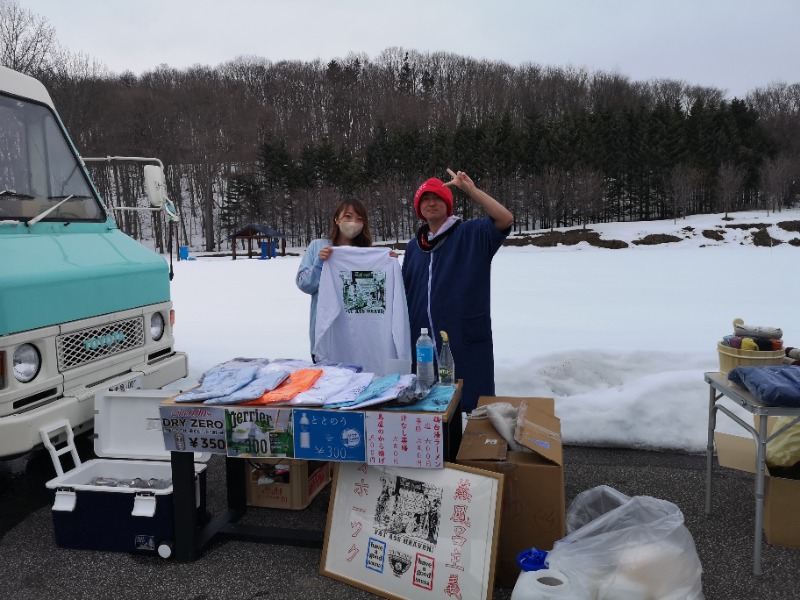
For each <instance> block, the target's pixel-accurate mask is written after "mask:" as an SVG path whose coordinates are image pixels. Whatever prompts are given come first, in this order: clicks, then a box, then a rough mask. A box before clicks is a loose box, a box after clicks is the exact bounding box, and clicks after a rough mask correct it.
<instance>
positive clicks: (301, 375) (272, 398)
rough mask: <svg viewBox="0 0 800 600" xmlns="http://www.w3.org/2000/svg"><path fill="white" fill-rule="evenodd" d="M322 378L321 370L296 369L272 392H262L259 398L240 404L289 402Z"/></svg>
mask: <svg viewBox="0 0 800 600" xmlns="http://www.w3.org/2000/svg"><path fill="white" fill-rule="evenodd" d="M321 376H322V369H298V370H297V371H295V372H294V373H292V374H290V375H289V377H287V378H286V381H284V382H283V383H282V384H280V385H279V386H278V387H276V388H275V389H274V390H270V391H269V392H264V394H262V395H261V397H260V398H256V399H255V400H250V401H248V402H242V404H247V405H258V404H273V403H275V402H286V401H287V400H291V399H292V398H294V397H295V396H297V394H299V393H300V392H305V391H306V390H307V389H309V388H310V387H311V386H312V385H314V383H315V382H316V381H317V379H319V378H320V377H321Z"/></svg>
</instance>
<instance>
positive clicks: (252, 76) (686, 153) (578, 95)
mask: <svg viewBox="0 0 800 600" xmlns="http://www.w3.org/2000/svg"><path fill="white" fill-rule="evenodd" d="M9 7H16V8H17V9H19V7H18V5H16V4H15V3H14V2H12V0H0V32H3V33H4V36H5V37H4V38H3V39H4V40H5V41H3V42H0V59H2V61H3V64H4V65H6V66H10V67H12V68H17V69H18V70H22V71H24V72H28V73H31V74H33V75H35V76H37V77H39V78H40V79H42V80H43V82H44V83H45V85H46V86H47V87H48V89H49V91H50V94H51V96H52V97H53V99H54V102H55V104H56V107H57V108H58V110H59V113H60V116H61V118H62V120H63V121H64V123H65V125H66V126H67V129H68V130H69V131H70V133H71V135H72V137H73V141H74V142H75V145H76V147H77V148H78V149H79V151H80V152H81V153H82V154H83V155H84V156H106V155H117V156H119V155H124V156H157V157H158V158H160V159H161V160H162V161H163V162H164V164H165V166H166V174H167V187H168V192H169V195H170V198H171V199H173V201H174V203H175V205H176V208H177V210H178V213H179V215H180V217H181V220H180V225H179V237H180V240H181V242H180V243H181V244H185V245H202V247H204V248H205V249H206V250H208V251H213V250H221V249H222V250H224V249H226V248H227V247H228V245H229V241H228V236H229V235H230V233H232V232H233V231H235V230H237V229H239V228H241V227H242V226H244V225H246V224H248V223H256V224H266V225H269V226H271V227H273V228H275V229H278V230H280V231H282V232H284V233H285V234H286V235H287V237H288V243H289V244H290V245H305V244H307V243H308V242H309V241H310V240H311V239H313V238H315V237H319V236H322V235H325V233H326V231H327V228H328V225H329V219H330V212H331V211H332V209H333V207H334V206H335V205H336V204H337V203H338V202H339V201H340V200H341V199H344V198H348V197H358V198H360V199H362V200H363V201H364V202H365V204H367V206H368V208H369V211H370V217H371V221H372V228H373V234H374V235H375V236H376V237H377V238H379V239H385V240H391V241H402V240H405V239H407V238H409V237H410V236H411V235H413V232H414V231H415V229H416V227H417V226H418V222H417V219H416V217H415V216H414V214H413V209H412V198H413V194H414V191H415V190H416V187H417V186H418V185H419V184H420V183H421V182H422V181H423V180H424V179H426V178H428V177H431V176H438V177H442V178H445V169H446V168H447V167H452V168H454V169H459V170H463V171H466V172H467V173H469V174H470V176H471V177H472V178H473V179H474V180H475V181H476V183H477V184H478V185H479V186H480V187H482V188H483V189H485V190H487V191H488V192H489V193H490V194H491V195H493V196H494V197H496V198H497V199H499V200H500V201H501V202H503V203H504V204H505V205H506V206H508V207H509V208H510V209H511V210H512V211H513V212H514V214H515V217H516V221H515V225H514V227H515V229H516V230H517V231H522V230H526V229H540V228H553V227H562V226H568V227H572V226H581V227H587V226H590V225H591V224H592V223H597V222H608V221H623V220H649V219H664V218H674V219H677V218H680V217H683V216H686V215H689V214H696V213H708V212H730V211H737V210H750V209H765V210H780V209H781V208H782V207H784V206H787V205H789V204H791V203H792V202H793V201H794V200H795V199H796V196H797V194H798V191H799V188H798V184H800V173H799V171H800V162H799V161H798V159H799V158H800V83H796V84H785V83H775V84H772V85H770V86H769V87H767V88H764V89H756V90H753V91H751V92H750V93H748V95H747V96H746V97H745V98H742V99H736V98H734V99H732V100H728V99H726V97H725V95H724V93H723V92H722V91H721V90H718V89H715V88H711V87H701V86H690V85H688V84H685V83H683V82H680V81H674V80H652V81H648V82H637V81H631V80H630V79H629V78H627V77H626V76H624V75H621V74H619V73H607V72H589V71H587V70H585V69H579V68H561V67H548V66H542V65H538V64H535V63H528V64H523V65H520V66H511V65H508V64H505V63H502V62H494V61H486V60H475V59H472V58H468V57H464V56H459V55H455V54H451V53H446V52H435V53H422V52H416V51H413V50H406V49H403V48H388V49H386V50H384V51H383V52H382V53H381V54H380V55H378V56H377V57H375V58H369V57H367V56H366V55H363V54H356V53H352V54H350V55H348V56H347V57H345V58H337V59H334V60H330V61H327V62H325V61H321V60H315V61H280V62H272V61H270V60H268V59H265V58H260V57H254V56H246V57H238V58H236V59H234V60H231V61H229V62H226V63H223V64H220V65H218V66H216V67H213V68H212V67H208V66H195V67H192V68H189V69H182V70H179V69H173V68H170V67H169V66H167V65H161V66H159V67H157V68H155V69H154V70H152V71H149V72H146V73H143V74H142V75H139V76H137V75H134V74H133V73H130V72H125V73H122V74H113V73H110V72H108V71H107V69H105V68H104V67H103V66H102V65H101V64H100V63H98V62H96V61H93V60H90V59H89V58H88V57H85V56H80V55H72V54H70V53H68V52H65V51H63V50H57V49H56V48H55V47H54V46H52V44H54V43H55V42H54V41H53V40H52V37H51V38H49V39H50V42H51V49H50V50H46V51H44V52H41V51H40V52H39V54H35V53H33V51H32V50H29V51H28V54H35V56H34V57H33V58H31V57H29V59H28V60H27V61H23V60H21V57H22V55H23V54H24V52H22V51H20V48H19V47H18V48H16V51H15V52H11V51H10V46H12V45H13V44H11V43H9V40H12V39H20V40H21V39H23V38H24V36H21V35H16V37H14V38H12V37H9V34H8V32H9V31H10V28H13V26H14V24H15V23H17V27H18V28H19V27H20V25H19V19H17V20H11V19H9V18H8V12H9V11H8V9H9ZM20 10H21V9H20ZM23 12H24V11H23ZM30 15H31V14H30V13H29V16H30ZM34 17H35V15H34ZM38 25H39V29H38V30H37V29H36V28H35V27H33V24H32V23H29V24H28V25H27V27H24V26H23V27H21V28H22V29H23V30H24V31H27V32H28V33H31V34H35V32H36V31H39V33H40V35H41V31H42V29H41V28H42V26H44V30H45V31H46V23H44V24H42V23H41V21H40V22H39V23H38ZM44 37H47V36H44ZM20 45H21V44H18V46H20ZM25 47H29V48H33V49H40V48H41V46H36V45H35V44H28V45H27V46H25ZM91 169H92V174H93V177H94V179H95V181H96V183H97V185H98V188H99V189H100V191H101V193H102V194H103V196H104V197H106V198H107V199H112V200H113V201H115V202H118V203H120V204H129V203H134V202H137V201H139V200H138V199H140V198H141V197H142V196H143V195H144V193H143V189H142V185H143V184H142V180H141V173H140V169H141V167H140V166H139V165H129V166H125V165H123V166H116V167H113V168H106V167H91ZM475 210H476V207H475V206H474V205H473V204H472V203H471V202H470V201H468V199H467V198H465V197H464V196H463V195H462V194H461V193H460V192H457V197H456V211H457V212H458V213H459V214H461V215H462V216H464V217H467V218H469V217H471V216H474V212H475ZM147 218H150V217H146V216H142V215H141V214H140V213H122V217H121V219H120V226H121V227H122V228H123V229H124V230H126V231H127V232H128V233H131V234H132V235H134V236H135V237H141V236H142V235H143V232H144V231H150V230H152V231H154V233H155V236H156V246H157V247H158V248H163V247H164V236H165V231H164V229H163V227H161V224H160V223H157V222H155V221H157V219H154V223H152V225H153V227H148V226H147V225H148V224H147V223H144V222H143V220H144V219H147ZM198 242H199V244H198Z"/></svg>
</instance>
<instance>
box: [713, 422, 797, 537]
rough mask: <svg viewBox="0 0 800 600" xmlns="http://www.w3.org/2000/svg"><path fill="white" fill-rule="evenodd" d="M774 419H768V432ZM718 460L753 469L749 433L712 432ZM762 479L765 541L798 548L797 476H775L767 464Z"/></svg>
mask: <svg viewBox="0 0 800 600" xmlns="http://www.w3.org/2000/svg"><path fill="white" fill-rule="evenodd" d="M773 424H774V419H772V418H771V419H769V424H768V425H767V430H768V432H771V431H772V426H773ZM714 442H715V444H716V446H717V460H718V461H719V464H720V466H721V467H729V468H731V469H737V470H739V471H745V472H747V473H755V472H756V448H755V444H754V443H753V438H752V437H749V436H748V437H741V436H737V435H729V434H727V433H715V434H714ZM766 475H767V476H766V480H765V482H764V535H765V536H766V539H767V543H769V544H772V545H773V546H783V547H785V548H800V519H798V518H797V507H798V506H800V480H797V479H785V478H783V477H775V476H773V475H772V474H771V473H770V470H769V467H767V473H766Z"/></svg>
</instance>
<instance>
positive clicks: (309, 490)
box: [247, 458, 331, 510]
mask: <svg viewBox="0 0 800 600" xmlns="http://www.w3.org/2000/svg"><path fill="white" fill-rule="evenodd" d="M252 463H253V464H256V465H262V466H264V467H267V468H266V469H259V468H252V469H250V475H249V477H248V478H247V505H248V506H261V507H264V508H289V509H292V510H299V509H302V508H305V507H306V506H308V505H309V504H310V503H311V501H312V500H313V499H314V497H315V496H316V495H317V494H319V493H320V491H321V490H322V489H323V488H324V487H325V486H326V485H327V484H328V483H329V482H330V480H331V467H330V463H328V462H321V461H318V460H311V461H309V460H299V459H293V460H286V459H282V458H268V459H259V460H254V461H252ZM276 465H286V466H288V467H289V470H288V472H286V473H283V474H281V475H278V476H277V477H276V478H275V479H276V481H275V482H274V483H259V482H258V481H259V479H260V478H261V477H262V476H264V475H269V473H270V472H271V471H273V469H271V468H270V467H275V466H276Z"/></svg>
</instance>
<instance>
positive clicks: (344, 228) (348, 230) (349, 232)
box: [338, 221, 364, 240]
mask: <svg viewBox="0 0 800 600" xmlns="http://www.w3.org/2000/svg"><path fill="white" fill-rule="evenodd" d="M338 225H339V231H340V232H341V234H342V235H343V236H344V237H345V238H347V239H348V240H352V239H353V238H356V237H358V234H359V233H361V230H362V229H364V224H363V223H356V222H354V221H340V222H339V223H338Z"/></svg>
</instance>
